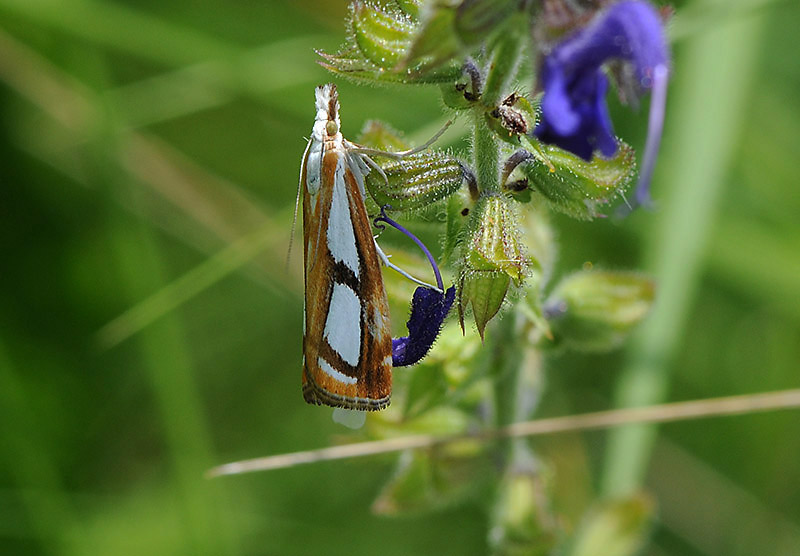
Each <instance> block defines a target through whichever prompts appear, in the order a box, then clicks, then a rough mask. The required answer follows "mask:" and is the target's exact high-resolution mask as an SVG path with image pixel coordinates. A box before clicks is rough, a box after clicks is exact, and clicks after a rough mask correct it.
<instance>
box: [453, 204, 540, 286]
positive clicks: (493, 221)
mask: <svg viewBox="0 0 800 556" xmlns="http://www.w3.org/2000/svg"><path fill="white" fill-rule="evenodd" d="M470 220H471V222H470V224H471V233H470V237H469V239H468V243H467V245H466V247H467V251H466V256H465V263H466V268H467V269H469V270H479V271H485V270H489V271H494V270H499V271H502V272H505V273H506V274H508V275H509V277H511V278H513V279H514V282H515V283H516V284H517V285H520V284H521V283H522V280H523V278H524V277H525V273H526V272H527V267H528V262H529V261H528V259H527V258H526V257H525V255H524V254H523V246H522V242H521V240H520V232H519V226H518V223H517V217H516V213H515V212H514V210H513V209H512V207H511V205H510V203H509V201H508V198H507V197H506V196H505V195H498V194H486V195H483V196H482V197H481V198H480V199H478V202H477V203H476V204H475V208H474V209H473V213H472V217H471V219H470Z"/></svg>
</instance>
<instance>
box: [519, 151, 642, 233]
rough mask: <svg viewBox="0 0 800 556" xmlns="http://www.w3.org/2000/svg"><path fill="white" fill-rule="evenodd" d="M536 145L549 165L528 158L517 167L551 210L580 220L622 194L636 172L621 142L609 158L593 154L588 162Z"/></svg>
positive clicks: (589, 218)
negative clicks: (615, 152)
mask: <svg viewBox="0 0 800 556" xmlns="http://www.w3.org/2000/svg"><path fill="white" fill-rule="evenodd" d="M526 140H530V136H526ZM535 147H538V148H537V149H536V150H538V151H539V152H540V153H541V155H544V157H546V162H548V163H549V164H547V163H543V162H542V161H540V160H529V161H527V162H525V163H523V164H520V166H519V168H520V170H521V171H522V173H523V175H524V176H525V177H526V178H527V179H528V182H529V184H530V186H531V187H532V188H533V190H534V191H536V192H537V193H539V194H541V196H542V197H543V198H544V200H545V201H546V202H547V204H548V205H549V206H550V207H551V208H552V209H553V210H556V211H558V212H562V213H564V214H567V215H569V216H572V217H573V218H578V219H580V220H591V219H593V218H595V217H597V216H598V215H599V210H598V209H599V207H600V206H601V205H603V204H606V203H608V202H610V201H611V200H613V199H614V197H616V196H617V195H619V194H621V193H623V192H624V191H625V189H626V188H627V187H628V185H630V183H631V181H632V179H633V177H634V175H635V174H636V159H635V157H634V152H633V149H632V148H631V147H630V146H628V145H626V144H625V143H623V142H622V141H619V148H618V149H617V154H615V155H614V156H613V157H612V158H608V159H605V158H602V157H601V156H598V155H595V156H594V157H593V158H592V160H591V161H589V162H587V161H585V160H583V159H582V158H580V157H579V156H575V155H574V154H572V153H570V152H567V151H565V150H563V149H560V148H558V147H555V146H552V145H541V144H538V142H536V144H535ZM537 154H538V153H537ZM541 155H540V156H541ZM537 158H538V157H537Z"/></svg>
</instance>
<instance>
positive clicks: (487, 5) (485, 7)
mask: <svg viewBox="0 0 800 556" xmlns="http://www.w3.org/2000/svg"><path fill="white" fill-rule="evenodd" d="M517 4H519V1H518V0H464V1H463V2H461V4H460V5H459V6H458V10H457V11H456V18H455V29H456V33H457V34H458V37H459V38H460V39H461V42H462V43H463V44H465V45H467V46H472V45H475V44H478V43H479V42H481V41H482V40H483V39H484V38H486V37H487V36H488V35H489V34H491V33H492V31H494V30H495V29H497V28H498V27H499V26H500V25H501V24H502V23H503V22H504V21H505V20H506V18H507V17H508V16H509V15H510V14H511V12H512V11H513V10H514V6H515V5H517Z"/></svg>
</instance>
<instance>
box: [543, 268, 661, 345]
mask: <svg viewBox="0 0 800 556" xmlns="http://www.w3.org/2000/svg"><path fill="white" fill-rule="evenodd" d="M654 295H655V283H654V282H653V280H651V279H650V278H647V277H645V276H642V275H640V274H635V273H632V272H608V271H598V270H584V271H580V272H577V273H575V274H573V275H571V276H568V277H567V278H565V279H564V280H562V281H561V283H560V284H559V285H558V287H557V288H556V290H555V291H554V292H553V294H552V295H551V296H550V298H549V299H548V300H547V302H546V303H545V315H546V316H547V318H548V321H549V322H550V326H551V329H552V331H553V334H554V336H555V339H556V342H557V343H559V344H564V345H567V346H569V347H571V348H574V349H579V350H585V351H606V350H610V349H613V348H615V347H618V346H619V345H620V344H621V343H622V342H623V340H624V339H625V338H626V337H627V335H628V333H629V332H630V331H631V329H632V328H633V327H634V326H635V325H637V324H638V323H639V322H641V321H642V319H643V318H644V317H645V315H646V314H647V312H648V311H649V310H650V307H651V306H652V304H653V298H654Z"/></svg>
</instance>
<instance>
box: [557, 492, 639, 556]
mask: <svg viewBox="0 0 800 556" xmlns="http://www.w3.org/2000/svg"><path fill="white" fill-rule="evenodd" d="M653 510H654V504H653V501H652V500H651V499H650V498H649V497H647V496H645V495H641V494H640V495H637V496H634V497H631V498H627V499H623V500H615V501H612V502H606V503H604V504H601V505H599V506H598V507H596V508H594V509H593V510H592V511H591V512H590V513H589V514H588V515H587V516H586V518H585V519H584V522H583V523H582V524H581V526H580V527H579V529H578V531H577V533H576V536H575V539H574V541H573V542H572V548H571V550H568V551H567V552H566V554H567V555H568V556H596V555H597V554H603V556H633V555H635V554H638V553H639V551H640V550H641V548H642V546H643V545H644V543H645V541H646V540H647V537H648V535H649V533H650V524H651V521H652V518H653Z"/></svg>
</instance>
